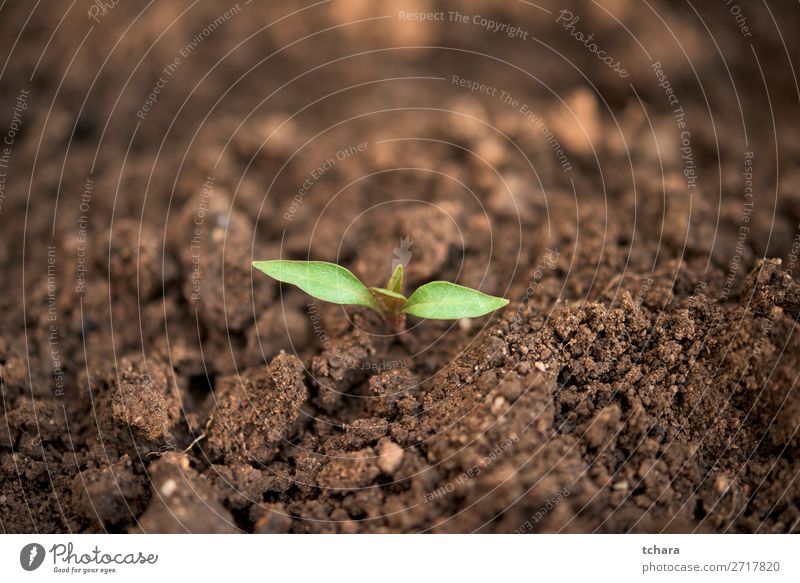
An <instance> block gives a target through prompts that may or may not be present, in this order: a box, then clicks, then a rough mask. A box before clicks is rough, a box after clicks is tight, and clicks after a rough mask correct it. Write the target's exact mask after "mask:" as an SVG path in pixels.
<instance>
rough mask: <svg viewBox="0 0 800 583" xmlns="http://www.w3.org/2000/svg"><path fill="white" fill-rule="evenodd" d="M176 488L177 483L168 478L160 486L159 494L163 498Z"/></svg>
mask: <svg viewBox="0 0 800 583" xmlns="http://www.w3.org/2000/svg"><path fill="white" fill-rule="evenodd" d="M177 489H178V484H177V483H176V482H175V480H173V479H172V478H170V479H169V480H167V481H166V482H164V484H163V485H162V486H161V495H162V496H164V497H165V498H167V497H169V496H172V495H173V494H174V493H175V490H177Z"/></svg>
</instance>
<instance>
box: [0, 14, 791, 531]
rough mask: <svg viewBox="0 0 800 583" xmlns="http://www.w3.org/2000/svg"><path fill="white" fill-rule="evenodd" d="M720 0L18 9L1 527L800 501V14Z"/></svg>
mask: <svg viewBox="0 0 800 583" xmlns="http://www.w3.org/2000/svg"><path fill="white" fill-rule="evenodd" d="M703 4H704V5H703V6H702V7H700V6H695V5H692V4H689V3H687V4H682V3H673V2H666V1H664V2H651V3H650V4H649V5H648V7H645V6H644V5H642V4H640V3H638V2H634V1H633V0H618V1H615V2H610V3H604V6H605V7H600V5H599V4H595V3H593V2H588V1H570V2H561V3H558V4H551V3H547V2H539V3H537V4H535V5H533V4H531V3H529V2H516V1H508V2H502V3H500V2H494V1H489V0H478V1H475V2H470V3H469V11H467V8H466V7H465V6H464V4H463V3H456V2H432V1H427V0H414V1H413V2H412V1H407V2H403V3H399V2H381V3H373V2H367V1H366V0H364V1H362V0H347V1H338V0H335V1H333V2H329V3H321V4H311V3H310V2H302V3H297V2H289V3H286V2H281V3H260V2H253V3H244V2H241V3H239V4H236V5H231V6H225V5H222V4H220V3H197V4H193V5H192V6H191V7H188V8H187V7H186V6H183V5H179V4H177V3H171V2H163V3H161V2H159V3H152V4H149V5H148V4H146V3H144V2H142V3H127V2H126V3H119V4H116V5H113V6H112V5H111V3H108V5H107V6H105V7H104V8H103V9H102V10H100V9H99V8H98V9H97V10H96V11H94V9H92V8H89V12H88V13H87V12H86V8H87V7H86V6H83V7H81V6H78V7H75V8H74V9H70V7H67V5H64V6H54V5H50V4H47V5H41V6H40V5H38V4H37V6H36V7H34V8H31V6H30V5H28V4H26V3H16V2H14V3H8V4H5V5H4V6H3V7H2V8H0V13H2V15H0V29H2V33H3V34H0V52H2V54H3V55H4V56H5V58H4V59H3V61H5V66H4V68H3V69H2V74H1V75H0V76H1V77H2V82H1V83H0V94H1V96H2V101H0V103H2V104H3V111H2V119H1V120H0V121H1V123H0V128H4V132H5V134H4V137H5V141H4V148H5V149H4V150H2V151H0V156H2V157H0V164H1V166H2V167H1V168H0V169H1V170H2V172H3V174H2V183H0V184H1V185H2V190H0V239H1V240H2V244H1V245H0V267H2V272H3V280H2V281H3V283H4V288H5V289H4V293H3V294H0V322H2V324H1V327H0V386H1V387H2V403H1V406H2V408H1V409H0V526H1V527H2V530H3V531H4V532H28V533H30V532H237V531H246V532H258V533H310V532H326V533H327V532H342V533H362V532H404V533H408V532H578V533H586V532H612V533H619V532H734V533H751V532H778V533H784V532H798V531H800V480H798V473H800V464H798V461H797V460H798V458H800V435H799V433H800V398H799V397H798V391H797V380H798V371H800V339H799V336H800V335H798V332H797V331H796V325H797V320H798V317H800V295H798V279H797V255H798V250H800V165H798V160H800V138H798V134H797V131H796V120H797V119H798V105H799V103H798V101H799V100H800V91H799V90H798V84H797V76H796V73H795V71H796V68H795V67H794V61H795V60H796V58H797V57H798V43H800V40H798V37H797V35H796V34H791V33H792V31H794V30H796V29H797V27H798V25H800V12H798V10H797V5H796V4H793V3H791V2H770V3H769V7H767V5H766V4H763V5H755V4H750V3H747V4H744V3H742V4H741V8H739V12H740V14H742V15H743V18H744V20H743V18H738V19H737V17H736V14H734V11H733V10H732V8H731V6H729V5H728V4H727V3H725V2H716V3H714V2H709V3H703ZM91 6H94V5H91ZM187 6H188V5H187ZM737 8H738V7H737ZM226 11H227V12H226ZM454 11H457V12H459V13H460V14H461V15H462V16H463V15H467V17H468V18H467V19H466V20H467V21H466V22H464V21H463V19H456V20H455V21H453V20H449V19H450V18H451V17H450V14H451V12H454ZM560 11H561V12H560ZM564 11H567V12H570V13H571V15H569V16H568V15H567V13H566V12H564ZM429 12H430V13H435V14H441V15H442V17H441V18H442V20H430V19H422V20H420V19H421V18H422V17H420V16H419V13H429ZM409 13H417V16H416V17H409V16H407V14H409ZM381 17H385V18H381ZM574 17H578V20H574ZM426 18H427V17H426ZM491 23H499V24H497V26H494V25H492V24H491ZM502 23H506V24H509V25H510V26H512V25H513V26H518V27H519V30H518V31H517V32H515V33H514V34H513V35H512V34H511V30H512V29H511V28H510V26H509V27H505V28H500V24H502ZM623 25H624V28H623ZM743 27H744V28H743ZM745 29H746V30H745ZM523 33H524V34H523ZM589 34H592V35H593V37H592V40H591V41H589V40H586V38H585V36H581V35H589ZM592 43H594V44H592ZM598 50H602V51H605V53H603V54H605V55H609V56H613V61H620V63H621V66H622V67H624V70H621V69H620V68H619V67H616V70H615V67H614V66H607V65H606V63H605V62H604V61H602V60H601V59H600V58H599V55H598V54H597V51H598ZM623 72H624V73H625V74H624V75H623V74H622V73H623ZM462 80H464V81H462ZM403 239H407V242H406V243H403V242H402V241H403ZM408 241H410V245H409V243H408ZM276 257H284V258H293V259H305V258H313V259H317V260H326V261H335V262H338V263H340V264H342V265H344V266H346V267H348V268H349V269H351V270H352V271H353V272H354V273H355V274H356V275H358V276H359V277H360V278H361V279H362V280H363V281H365V282H367V283H368V284H370V285H383V284H384V282H385V280H386V279H387V278H388V276H389V274H390V273H391V268H392V261H393V260H399V261H404V262H405V263H406V267H407V271H406V274H407V280H406V289H409V290H410V289H413V288H414V287H415V286H417V285H419V284H421V283H425V282H427V281H430V280H432V279H439V280H447V281H456V282H458V283H461V284H463V285H468V286H472V287H476V288H480V289H481V290H483V291H485V292H487V293H491V294H494V295H501V296H504V297H507V298H509V299H511V300H512V301H511V304H510V305H509V306H508V307H507V308H505V309H503V310H501V311H499V312H497V313H494V314H492V315H489V316H485V317H483V318H479V319H474V320H462V321H458V322H442V321H419V320H415V319H413V318H410V319H409V322H408V330H407V331H406V332H405V333H403V334H401V335H397V334H394V333H393V332H392V331H391V330H388V329H387V328H386V327H385V325H384V324H383V323H382V322H381V321H380V320H379V319H378V318H377V317H376V316H375V315H374V314H371V313H369V312H367V311H364V310H361V309H359V308H351V307H346V308H343V307H341V306H335V305H329V304H324V303H322V302H319V301H316V300H313V299H311V298H309V297H308V296H307V295H305V294H303V293H302V292H300V291H299V290H298V289H296V288H292V287H289V286H282V287H279V286H278V285H277V284H276V283H275V282H274V281H272V280H270V279H268V278H267V277H265V276H263V274H260V273H258V272H255V271H254V270H253V269H252V268H251V266H250V264H251V261H252V260H254V259H268V258H276Z"/></svg>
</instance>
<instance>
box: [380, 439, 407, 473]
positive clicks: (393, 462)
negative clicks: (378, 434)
mask: <svg viewBox="0 0 800 583" xmlns="http://www.w3.org/2000/svg"><path fill="white" fill-rule="evenodd" d="M402 463H403V448H402V447H400V446H399V445H397V444H396V443H395V442H394V441H388V440H387V441H384V442H382V443H381V444H379V445H378V467H379V468H380V469H381V471H382V472H383V473H384V474H388V475H392V474H393V473H394V472H395V471H396V470H397V468H399V467H400V464H402Z"/></svg>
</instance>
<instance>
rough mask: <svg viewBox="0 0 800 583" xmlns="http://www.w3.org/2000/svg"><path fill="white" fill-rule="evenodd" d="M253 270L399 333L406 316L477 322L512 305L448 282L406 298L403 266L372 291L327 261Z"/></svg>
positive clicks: (277, 263)
mask: <svg viewBox="0 0 800 583" xmlns="http://www.w3.org/2000/svg"><path fill="white" fill-rule="evenodd" d="M253 267H255V268H256V269H258V270H260V271H263V272H264V273H266V274H267V275H269V276H270V277H271V278H273V279H276V280H278V281H282V282H284V283H290V284H292V285H296V286H297V287H299V288H300V289H301V290H303V291H304V292H306V293H307V294H309V295H311V296H313V297H315V298H317V299H320V300H323V301H326V302H331V303H334V304H342V305H354V306H364V307H366V308H369V309H371V310H374V311H375V312H377V313H379V314H380V315H381V316H383V318H384V319H385V320H386V321H387V322H389V323H390V324H391V325H392V326H394V327H395V329H397V330H401V329H402V328H403V325H404V323H405V316H406V314H411V315H412V316H417V317H419V318H427V319H430V320H457V319H459V318H477V317H478V316H483V315H484V314H488V313H489V312H493V311H494V310H497V309H499V308H502V307H503V306H505V305H507V304H508V300H506V299H504V298H497V297H494V296H490V295H487V294H485V293H483V292H479V291H478V290H474V289H470V288H468V287H464V286H461V285H457V284H455V283H450V282H447V281H432V282H430V283H426V284H425V285H423V286H421V287H419V288H417V290H416V291H415V292H414V293H412V294H411V295H410V296H409V297H406V296H404V295H403V293H402V289H403V265H402V264H401V265H398V266H397V268H396V269H395V270H394V272H393V273H392V276H391V277H390V278H389V282H388V283H387V284H386V287H369V288H368V287H367V286H365V285H364V284H363V283H361V281H359V279H358V278H357V277H356V276H355V275H353V274H352V273H351V272H350V271H348V270H347V269H345V268H344V267H341V266H339V265H336V264H335V263H328V262H326V261H286V260H281V259H276V260H272V261H254V262H253Z"/></svg>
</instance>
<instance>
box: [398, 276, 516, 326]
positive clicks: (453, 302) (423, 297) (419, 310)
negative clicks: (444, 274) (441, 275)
mask: <svg viewBox="0 0 800 583" xmlns="http://www.w3.org/2000/svg"><path fill="white" fill-rule="evenodd" d="M507 304H508V300H506V299H504V298H496V297H494V296H490V295H487V294H485V293H483V292H479V291H478V290H474V289H470V288H468V287H464V286H461V285H456V284H454V283H449V282H446V281H432V282H430V283H426V284H425V285H423V286H422V287H420V288H418V289H417V291H415V292H414V293H413V294H411V297H410V298H408V303H407V304H406V305H405V307H404V308H403V312H404V313H406V314H411V315H412V316H417V317H419V318H428V319H431V320H457V319H458V318H477V317H478V316H483V315H484V314H488V313H489V312H492V311H494V310H497V309H498V308H502V307H503V306H505V305H507Z"/></svg>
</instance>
